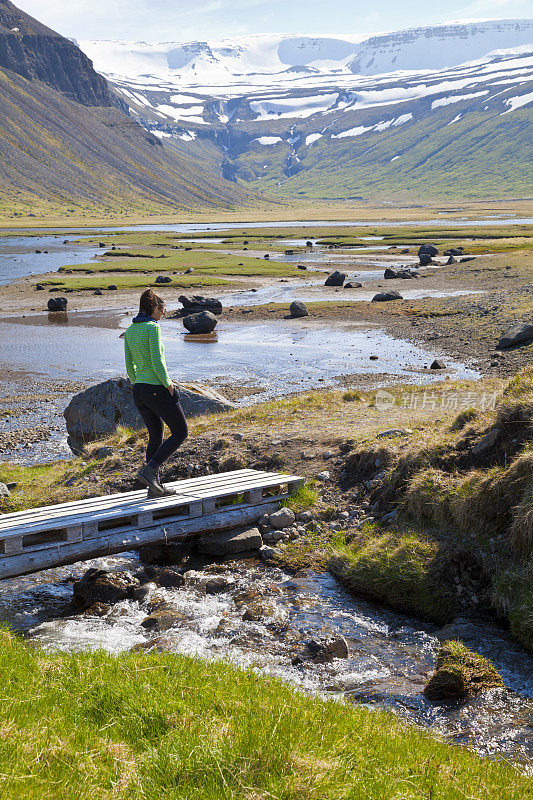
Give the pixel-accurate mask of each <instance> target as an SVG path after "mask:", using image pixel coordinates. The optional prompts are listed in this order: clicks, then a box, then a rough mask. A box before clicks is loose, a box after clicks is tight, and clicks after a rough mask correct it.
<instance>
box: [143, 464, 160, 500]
mask: <svg viewBox="0 0 533 800" xmlns="http://www.w3.org/2000/svg"><path fill="white" fill-rule="evenodd" d="M137 478H138V479H139V480H140V481H141V483H144V485H145V486H148V489H151V490H152V492H153V495H152V496H153V497H164V495H165V490H164V488H163V486H162V485H161V484H160V483H159V478H158V475H157V470H155V469H154V468H153V467H151V466H150V465H149V464H145V465H144V467H143V468H142V469H140V470H139V472H138V473H137Z"/></svg>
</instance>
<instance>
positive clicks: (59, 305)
mask: <svg viewBox="0 0 533 800" xmlns="http://www.w3.org/2000/svg"><path fill="white" fill-rule="evenodd" d="M67 302H68V300H67V298H66V297H51V298H50V300H49V301H48V303H47V307H48V311H66V310H67Z"/></svg>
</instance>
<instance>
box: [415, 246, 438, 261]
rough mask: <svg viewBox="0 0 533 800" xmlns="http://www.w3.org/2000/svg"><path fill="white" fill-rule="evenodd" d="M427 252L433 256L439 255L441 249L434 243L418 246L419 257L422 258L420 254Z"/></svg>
mask: <svg viewBox="0 0 533 800" xmlns="http://www.w3.org/2000/svg"><path fill="white" fill-rule="evenodd" d="M425 253H427V255H428V256H430V257H431V258H433V256H438V254H439V251H438V250H437V248H436V247H435V245H434V244H423V245H421V246H420V247H419V248H418V257H419V258H420V256H421V255H424V254H425Z"/></svg>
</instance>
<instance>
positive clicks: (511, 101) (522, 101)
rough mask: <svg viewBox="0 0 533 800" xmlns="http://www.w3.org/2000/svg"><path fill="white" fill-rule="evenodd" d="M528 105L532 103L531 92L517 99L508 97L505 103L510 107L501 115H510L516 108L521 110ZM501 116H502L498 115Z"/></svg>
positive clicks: (532, 94) (532, 96)
mask: <svg viewBox="0 0 533 800" xmlns="http://www.w3.org/2000/svg"><path fill="white" fill-rule="evenodd" d="M529 103H533V92H528V94H523V95H519V96H517V97H508V98H507V100H506V101H505V105H506V106H511V107H510V108H508V109H507V111H504V112H503V114H510V112H511V111H514V110H515V109H516V108H522V106H527V105H529ZM500 116H502V114H500Z"/></svg>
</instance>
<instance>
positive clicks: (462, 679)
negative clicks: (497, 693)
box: [424, 641, 503, 700]
mask: <svg viewBox="0 0 533 800" xmlns="http://www.w3.org/2000/svg"><path fill="white" fill-rule="evenodd" d="M497 686H503V681H502V679H501V676H500V674H499V673H498V671H497V670H496V668H495V667H494V665H493V664H492V663H491V662H490V661H489V660H488V659H487V658H485V657H484V656H481V655H479V653H474V652H472V650H469V649H468V647H465V645H464V644H461V642H456V641H448V642H444V643H443V644H442V645H441V647H440V649H439V652H438V655H437V665H436V669H435V672H434V674H433V675H432V676H431V678H430V679H429V681H428V682H427V684H426V686H425V688H424V694H425V695H426V697H427V698H428V699H429V700H466V699H467V698H468V697H472V696H473V695H476V694H478V693H479V692H481V691H483V690H484V689H491V688H493V687H497Z"/></svg>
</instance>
